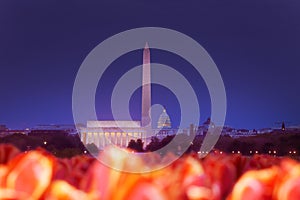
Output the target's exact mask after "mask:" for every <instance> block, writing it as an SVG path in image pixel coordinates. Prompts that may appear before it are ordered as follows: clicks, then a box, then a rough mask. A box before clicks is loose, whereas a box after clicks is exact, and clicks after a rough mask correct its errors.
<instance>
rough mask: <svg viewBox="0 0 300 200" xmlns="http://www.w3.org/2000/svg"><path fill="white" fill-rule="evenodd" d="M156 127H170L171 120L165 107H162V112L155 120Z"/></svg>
mask: <svg viewBox="0 0 300 200" xmlns="http://www.w3.org/2000/svg"><path fill="white" fill-rule="evenodd" d="M157 128H159V129H163V128H171V120H170V117H169V115H168V113H167V111H166V109H165V108H164V109H163V112H162V113H161V114H160V116H159V119H158V122H157Z"/></svg>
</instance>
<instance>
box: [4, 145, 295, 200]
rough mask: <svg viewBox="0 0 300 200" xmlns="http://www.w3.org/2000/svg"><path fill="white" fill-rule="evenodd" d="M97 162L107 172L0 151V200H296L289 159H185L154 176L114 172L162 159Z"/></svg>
mask: <svg viewBox="0 0 300 200" xmlns="http://www.w3.org/2000/svg"><path fill="white" fill-rule="evenodd" d="M122 152H123V153H122ZM171 156H172V155H167V157H166V158H163V159H168V157H171ZM99 157H100V158H101V160H105V162H106V163H109V165H110V166H109V167H108V166H106V165H104V164H102V163H101V162H99V161H98V160H96V159H94V158H92V157H89V156H76V157H73V158H71V159H59V158H56V157H54V156H52V155H51V154H49V153H47V152H46V151H44V150H42V149H38V150H34V151H29V152H27V153H21V152H19V151H18V150H17V149H16V148H14V147H13V146H10V145H0V199H31V200H35V199H46V200H48V199H50V200H55V199H74V200H77V199H78V200H82V199H130V200H135V199H147V200H151V199H153V200H154V199H155V200H164V199H199V200H209V199H211V200H222V199H227V200H247V199H251V200H254V199H255V200H266V199H275V200H294V199H295V200H299V199H300V190H298V188H299V187H300V164H299V163H298V162H296V161H294V160H291V159H288V158H274V157H271V156H266V155H255V156H253V157H244V156H241V155H225V154H209V155H208V156H207V157H206V158H204V159H200V158H198V156H197V155H188V156H184V157H182V158H180V159H178V160H176V161H175V162H173V163H172V164H171V165H169V166H168V167H165V168H162V169H160V170H157V171H153V172H149V173H128V172H124V171H122V170H120V171H119V170H115V169H114V168H117V169H124V170H125V171H127V169H130V168H135V169H147V168H149V167H150V166H151V165H154V164H155V163H156V162H155V160H159V159H162V158H160V156H158V155H154V156H153V157H149V159H147V160H145V159H139V158H138V157H134V158H132V157H131V156H130V154H129V153H128V152H126V151H125V150H124V151H117V150H116V149H115V148H108V149H106V150H105V151H103V152H102V153H101V154H100V155H99Z"/></svg>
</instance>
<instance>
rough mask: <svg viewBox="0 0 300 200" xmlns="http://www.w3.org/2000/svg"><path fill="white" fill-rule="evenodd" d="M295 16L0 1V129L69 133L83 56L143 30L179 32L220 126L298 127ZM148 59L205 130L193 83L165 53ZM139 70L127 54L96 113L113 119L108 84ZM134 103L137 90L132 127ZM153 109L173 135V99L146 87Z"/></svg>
mask: <svg viewBox="0 0 300 200" xmlns="http://www.w3.org/2000/svg"><path fill="white" fill-rule="evenodd" d="M299 11H300V2H299V1H298V0H266V1H261V0H251V1H240V0H234V1H231V0H229V1H214V0H213V1H212V0H210V1H199V0H197V1H189V2H187V1H143V0H133V1H120V2H112V1H75V0H73V1H47V0H43V1H37V0H36V1H31V0H27V1H11V0H2V1H0V72H1V78H0V94H1V98H0V124H6V125H7V126H8V127H10V128H26V127H32V126H34V125H36V124H71V123H73V117H72V89H73V83H74V80H75V77H76V73H77V71H78V69H79V67H80V65H81V63H82V62H83V60H84V59H85V57H86V56H87V55H88V53H89V52H90V51H91V50H92V49H93V48H94V47H95V46H97V45H98V44H99V43H100V42H102V41H104V40H105V39H107V38H108V37H110V36H112V35H114V34H117V33H119V32H121V31H125V30H128V29H132V28H138V27H148V26H154V27H165V28H170V29H174V30H177V31H180V32H182V33H184V34H186V35H188V36H190V37H192V38H193V39H195V40H196V41H197V42H199V43H200V44H201V45H202V46H203V47H204V48H205V49H206V50H207V52H208V53H209V54H210V56H211V57H212V58H213V60H214V61H215V63H216V65H217V66H218V68H219V70H220V72H221V75H222V77H223V80H224V84H225V88H226V92H227V101H228V102H227V116H226V123H225V124H227V125H230V126H233V127H237V128H249V129H250V128H251V129H252V128H263V127H272V126H275V124H274V123H275V122H278V121H286V122H287V123H290V124H300V106H299V102H300V39H299V38H300V12H299ZM149 45H150V47H151V44H149ZM141 48H142V47H141ZM151 53H152V57H151V59H152V61H155V62H159V63H162V64H166V65H170V66H172V67H174V68H175V69H177V70H178V71H180V72H181V73H182V74H183V75H184V76H185V77H186V78H187V79H188V80H189V81H190V83H191V84H192V85H193V88H194V90H195V91H196V93H197V96H198V99H199V102H200V107H201V122H203V121H204V120H205V119H206V118H207V117H208V116H209V115H210V106H211V105H210V99H209V95H208V91H207V88H206V87H205V84H204V82H203V80H202V78H201V76H200V75H197V74H195V73H194V71H193V68H192V66H189V63H187V62H186V61H184V60H182V59H180V58H178V56H176V55H173V54H172V53H169V52H165V51H161V50H152V51H151ZM140 64H142V50H140V51H134V52H130V53H128V54H126V55H123V56H121V57H120V58H119V59H117V60H116V61H115V62H113V63H112V65H111V66H110V67H109V68H108V70H107V71H106V73H105V74H104V77H103V78H102V80H104V82H105V84H104V86H103V85H102V86H101V84H99V87H98V90H97V94H96V100H97V105H96V108H97V111H98V112H100V110H101V112H102V111H103V112H104V113H103V116H104V118H105V119H109V118H110V117H111V114H110V110H109V109H108V107H109V106H110V104H109V102H110V95H111V90H112V87H113V85H114V84H115V83H116V80H118V77H120V76H121V75H122V74H123V73H125V72H126V71H128V70H129V69H130V68H131V67H134V66H136V65H140ZM183 66H185V68H184V69H185V70H182V69H183ZM186 69H187V70H186ZM105 80H106V81H105ZM140 95H141V92H140V90H138V91H136V93H135V94H134V95H133V96H132V99H131V103H130V109H131V114H132V117H133V118H134V119H138V118H139V117H140V109H141V108H140V105H139V101H140V99H141V97H140ZM153 102H154V103H161V104H162V105H165V106H166V107H167V109H168V113H169V114H170V117H171V120H172V121H174V126H176V125H177V124H178V119H179V117H178V116H179V115H180V109H179V108H178V103H177V101H176V98H175V96H174V94H172V92H170V91H169V90H168V89H167V88H163V87H161V86H157V85H156V86H155V85H154V86H153ZM104 118H103V119H104Z"/></svg>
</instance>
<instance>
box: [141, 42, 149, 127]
mask: <svg viewBox="0 0 300 200" xmlns="http://www.w3.org/2000/svg"><path fill="white" fill-rule="evenodd" d="M142 82H143V83H142V84H143V85H142V117H141V126H142V127H146V128H151V110H150V108H151V69H150V50H149V46H148V43H146V45H145V48H144V53H143V81H142Z"/></svg>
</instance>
